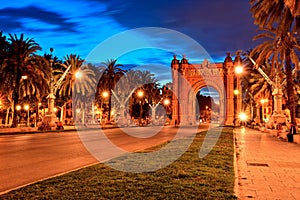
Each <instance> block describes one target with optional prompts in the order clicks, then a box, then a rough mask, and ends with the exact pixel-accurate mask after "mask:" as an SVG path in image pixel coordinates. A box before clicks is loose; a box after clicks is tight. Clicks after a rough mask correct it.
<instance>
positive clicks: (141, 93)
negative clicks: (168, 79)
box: [137, 90, 144, 98]
mask: <svg viewBox="0 0 300 200" xmlns="http://www.w3.org/2000/svg"><path fill="white" fill-rule="evenodd" d="M137 96H138V97H140V98H141V97H143V96H144V91H143V90H139V91H138V92H137Z"/></svg>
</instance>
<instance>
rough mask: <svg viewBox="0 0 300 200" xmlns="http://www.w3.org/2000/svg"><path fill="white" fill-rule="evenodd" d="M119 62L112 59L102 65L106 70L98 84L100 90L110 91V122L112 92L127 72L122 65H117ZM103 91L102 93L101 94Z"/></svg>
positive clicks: (109, 116) (109, 115)
mask: <svg viewBox="0 0 300 200" xmlns="http://www.w3.org/2000/svg"><path fill="white" fill-rule="evenodd" d="M116 63H117V60H114V59H110V60H107V61H106V62H104V63H102V67H104V68H105V70H104V72H103V74H102V77H101V78H100V81H99V83H98V88H102V89H104V90H108V91H109V103H108V121H110V118H111V113H110V112H111V96H112V92H111V90H112V89H113V88H114V87H115V85H116V83H117V81H118V80H119V79H120V78H121V77H122V76H123V74H124V73H125V72H126V70H123V69H122V66H123V65H121V64H116ZM101 93H102V91H100V94H101Z"/></svg>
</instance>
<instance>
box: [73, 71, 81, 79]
mask: <svg viewBox="0 0 300 200" xmlns="http://www.w3.org/2000/svg"><path fill="white" fill-rule="evenodd" d="M75 77H76V78H77V79H81V77H82V72H81V71H77V72H76V73H75Z"/></svg>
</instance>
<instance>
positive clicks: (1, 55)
mask: <svg viewBox="0 0 300 200" xmlns="http://www.w3.org/2000/svg"><path fill="white" fill-rule="evenodd" d="M8 46H9V43H8V41H7V40H6V36H5V35H3V32H2V31H0V69H1V67H2V65H3V64H4V61H5V60H6V59H7V57H8Z"/></svg>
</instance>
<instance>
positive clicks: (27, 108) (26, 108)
mask: <svg viewBox="0 0 300 200" xmlns="http://www.w3.org/2000/svg"><path fill="white" fill-rule="evenodd" d="M24 110H26V111H27V126H29V105H28V104H25V105H24Z"/></svg>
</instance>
